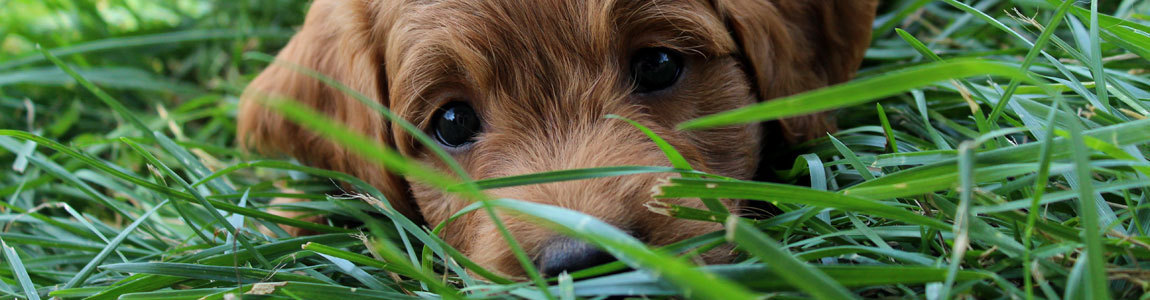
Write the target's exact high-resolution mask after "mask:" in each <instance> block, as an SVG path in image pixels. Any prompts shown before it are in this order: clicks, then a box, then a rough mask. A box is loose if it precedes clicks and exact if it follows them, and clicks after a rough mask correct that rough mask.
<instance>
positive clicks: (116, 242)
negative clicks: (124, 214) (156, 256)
mask: <svg viewBox="0 0 1150 300" xmlns="http://www.w3.org/2000/svg"><path fill="white" fill-rule="evenodd" d="M164 204H168V201H166V200H165V201H163V202H160V204H157V205H156V206H155V207H153V208H152V209H151V210H149V211H148V212H146V213H144V214H143V215H141V216H140V217H139V218H137V219H136V221H135V222H132V224H129V225H128V226H127V227H124V230H123V231H120V234H118V235H116V237H115V238H112V241H111V242H109V243H108V245H107V246H105V247H104V249H103V250H100V253H97V254H96V256H95V257H93V258H92V261H90V262H88V264H87V265H84V268H83V269H80V272H77V273H76V276H73V277H72V279H69V280H68V282H67V283H65V284H64V288H66V289H67V288H73V287H76V286H78V285H81V284H84V281H86V280H88V277H89V276H92V272H95V271H96V267H98V266H100V264H102V263H104V259H107V258H108V255H111V254H112V252H113V251H115V250H116V247H118V246H120V243H121V242H123V241H124V239H126V238H128V235H131V234H132V231H135V230H136V227H139V226H140V224H143V223H144V221H147V220H148V217H149V216H151V215H152V214H155V213H156V211H159V210H160V208H162V207H164Z"/></svg>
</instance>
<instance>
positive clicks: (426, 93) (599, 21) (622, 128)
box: [238, 0, 877, 276]
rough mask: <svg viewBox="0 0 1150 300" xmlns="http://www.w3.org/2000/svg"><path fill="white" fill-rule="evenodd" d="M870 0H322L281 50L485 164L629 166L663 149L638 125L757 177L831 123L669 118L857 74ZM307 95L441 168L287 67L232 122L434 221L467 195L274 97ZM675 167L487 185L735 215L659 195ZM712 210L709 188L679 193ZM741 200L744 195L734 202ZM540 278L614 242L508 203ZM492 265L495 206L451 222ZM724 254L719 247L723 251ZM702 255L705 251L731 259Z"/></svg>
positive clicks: (615, 214)
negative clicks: (368, 150)
mask: <svg viewBox="0 0 1150 300" xmlns="http://www.w3.org/2000/svg"><path fill="white" fill-rule="evenodd" d="M876 5H877V0H316V1H315V2H314V3H313V4H312V6H311V8H310V11H309V12H308V16H307V20H306V22H305V23H304V25H303V27H302V29H300V31H299V32H298V33H297V34H296V35H295V37H293V38H292V39H291V41H290V42H289V43H288V45H287V46H286V48H284V49H283V50H282V51H281V52H280V53H279V56H278V59H279V60H282V61H286V62H290V63H295V64H298V65H302V66H304V67H307V68H310V69H314V70H317V71H319V72H321V73H324V74H327V75H329V76H331V77H332V78H334V79H336V80H339V81H340V82H342V83H344V84H345V85H347V86H349V87H351V88H353V89H355V90H357V91H359V92H360V93H363V94H364V95H367V96H368V97H370V98H372V99H375V100H376V101H378V102H379V103H380V104H383V105H385V106H387V107H388V108H389V109H391V110H392V111H393V112H394V113H395V114H397V115H398V116H400V117H402V118H404V119H406V120H408V121H410V122H412V123H414V124H416V125H417V126H419V128H422V129H423V130H425V132H426V133H427V134H428V135H430V136H432V137H434V138H435V139H436V140H437V142H438V143H439V145H437V147H442V148H444V149H446V151H448V152H449V153H451V154H452V155H453V156H454V158H455V159H457V160H458V161H459V162H460V164H462V166H463V167H464V168H465V169H466V171H467V172H469V173H470V174H471V175H472V176H473V177H475V178H476V179H485V178H496V177H503V176H512V175H521V174H528V173H536V172H544V171H554V170H563V169H575V168H592V167H604V166H617V165H645V166H668V165H669V163H668V160H667V158H666V157H665V156H664V155H663V154H662V152H660V150H659V149H658V147H656V145H655V144H654V143H653V142H652V141H651V140H650V139H648V138H647V137H646V136H645V135H644V134H643V133H641V132H640V131H639V130H638V129H636V128H634V127H632V126H631V125H629V124H627V123H626V122H622V121H619V120H614V119H606V118H604V116H605V115H608V114H615V115H619V116H623V117H626V118H628V119H631V120H635V121H637V122H639V123H641V124H643V125H645V126H646V127H648V128H650V129H651V130H653V131H654V132H655V133H657V134H658V135H660V136H662V137H663V138H664V139H666V140H667V141H668V142H669V143H670V144H671V145H673V146H674V147H675V148H676V149H678V150H679V151H680V152H682V154H683V156H684V157H686V159H687V160H688V161H689V162H690V163H691V165H692V166H693V167H695V168H696V169H699V170H701V171H705V172H709V173H713V174H718V175H723V176H729V177H733V178H739V179H751V178H752V177H753V176H754V175H755V174H756V171H757V169H758V166H759V164H760V160H761V159H760V155H762V154H764V153H769V152H771V151H775V150H776V149H779V148H781V147H780V146H781V145H782V144H784V143H787V142H796V141H802V140H805V139H808V138H813V137H819V136H822V135H824V134H826V132H828V131H833V130H834V128H833V126H832V125H831V124H829V122H828V121H827V120H826V119H825V118H824V116H823V115H810V116H803V117H796V118H790V119H786V120H782V121H781V122H780V123H779V124H780V125H781V126H778V127H779V128H781V129H782V130H781V132H768V130H765V129H764V126H763V125H762V124H752V125H741V126H730V127H724V128H717V129H711V130H706V131H686V132H684V131H676V130H674V126H675V125H676V124H679V123H681V122H683V121H687V120H690V119H693V118H697V117H701V116H705V115H709V114H714V113H718V112H722V111H727V110H732V109H736V108H740V107H743V106H747V105H750V104H754V103H756V102H759V101H763V100H765V99H772V98H776V97H780V96H786V95H791V94H794V93H798V92H802V91H806V90H810V89H815V88H819V87H823V86H826V85H830V84H835V83H840V82H844V81H847V80H849V79H850V78H851V77H852V75H853V73H854V71H855V69H856V68H857V67H858V65H859V64H860V62H861V60H862V57H863V52H864V51H865V49H866V48H867V46H868V44H869V42H870V31H871V24H872V22H873V20H874V15H875V9H876ZM269 96H276V97H284V98H289V99H294V100H295V101H299V102H300V103H303V104H306V105H308V106H310V107H311V108H313V109H315V110H317V111H319V112H322V113H324V114H327V115H328V116H330V117H332V118H335V119H337V120H340V121H342V122H344V123H346V125H348V126H350V127H351V128H354V129H356V130H359V131H360V132H361V133H362V134H365V135H367V136H370V137H374V138H376V139H378V140H379V141H380V142H382V143H385V144H387V145H390V146H392V147H394V148H395V149H396V150H397V151H399V152H400V153H402V154H404V155H406V156H408V157H412V158H415V159H418V160H420V161H422V162H423V163H425V164H427V165H429V166H433V167H435V168H438V169H441V170H443V171H444V172H447V167H446V166H445V165H444V164H443V163H441V162H439V161H438V160H437V159H435V158H434V157H433V155H432V154H430V151H429V149H426V148H425V147H424V146H423V145H421V144H419V143H417V142H415V141H414V139H413V138H412V136H411V135H409V134H408V133H406V132H405V131H404V130H402V129H400V128H398V127H397V126H395V125H393V124H391V123H389V122H388V121H386V120H385V119H384V118H383V117H382V116H380V115H378V114H377V113H375V112H373V110H371V109H369V108H367V107H366V106H365V105H363V104H362V103H359V102H358V101H357V100H355V99H352V98H351V97H349V96H346V95H344V94H343V93H340V92H339V91H337V90H336V89H334V88H331V87H328V86H326V85H324V84H322V83H321V82H319V81H317V80H314V79H312V78H311V77H309V76H307V75H304V74H301V73H298V72H296V71H293V70H291V69H290V68H288V67H285V66H276V65H273V66H270V67H268V69H267V70H265V71H263V73H262V74H260V75H259V76H258V77H257V78H256V79H255V80H254V81H253V82H252V83H251V85H250V86H249V87H248V89H247V90H246V91H245V93H244V95H243V97H242V98H243V99H242V103H241V107H240V112H239V127H238V129H239V133H238V135H239V139H240V142H241V143H242V144H243V145H245V146H246V147H248V148H251V149H255V150H258V151H261V152H264V153H282V154H288V155H291V156H293V157H295V158H297V159H299V160H300V161H302V162H304V163H306V164H308V165H311V166H315V167H320V168H326V169H331V170H335V171H340V172H344V173H347V174H350V175H353V176H357V177H358V178H361V179H363V180H365V181H367V182H369V183H371V184H373V185H374V186H376V187H378V188H379V189H381V190H382V191H384V193H385V194H386V195H385V196H386V197H387V198H388V200H389V201H391V204H392V205H393V206H394V207H395V208H396V209H397V210H399V211H400V212H402V213H404V214H405V215H407V216H409V217H411V218H413V219H416V220H424V221H426V222H427V223H428V224H431V225H435V224H439V223H440V222H443V221H444V220H446V219H447V218H448V217H449V216H451V215H452V214H454V213H455V212H457V211H459V210H460V209H462V208H463V207H465V206H466V205H468V204H469V202H468V201H466V200H463V199H460V198H457V197H456V196H453V195H451V194H447V193H444V192H442V191H440V190H437V189H434V188H431V187H428V186H425V185H422V184H419V183H417V182H411V181H407V180H405V179H404V178H401V177H399V176H396V175H393V174H390V173H388V172H387V170H384V169H382V168H380V167H377V166H376V165H373V164H371V163H367V162H366V161H365V160H364V159H362V158H360V157H357V156H356V155H354V154H352V153H350V152H349V151H348V150H346V149H343V148H341V147H339V146H337V145H335V144H334V143H332V142H329V141H327V140H325V139H323V138H322V137H319V136H317V135H316V134H313V133H311V132H308V131H307V130H304V129H302V128H301V127H300V126H298V125H296V124H293V123H291V122H289V121H287V120H285V119H284V118H283V117H282V116H280V115H278V114H276V113H275V112H272V111H270V110H269V109H267V108H265V107H262V106H261V101H259V100H258V99H257V98H259V97H269ZM666 176H667V175H666V174H647V175H635V176H623V177H611V178H601V179H592V180H583V181H575V182H561V183H549V184H542V185H531V186H521V187H511V188H501V189H494V190H489V191H487V192H488V193H489V194H490V195H491V196H493V197H499V198H513V199H520V200H525V201H532V202H538V203H544V204H549V205H555V206H559V207H565V208H568V209H573V210H577V211H580V212H583V213H585V214H588V215H591V216H594V217H597V218H599V219H601V220H603V221H605V222H607V223H610V224H612V225H614V226H616V227H618V228H621V229H623V230H626V231H628V232H630V233H631V234H633V235H634V236H635V237H637V238H639V239H641V240H643V241H644V242H647V243H649V244H652V245H665V244H669V243H672V242H675V241H678V240H681V239H684V238H687V237H692V236H696V235H700V234H704V233H708V232H713V231H716V230H721V229H722V227H721V225H719V224H715V223H706V222H697V221H689V220H681V219H675V218H670V217H665V216H662V215H658V214H655V213H652V212H649V211H648V210H647V209H646V208H645V207H644V204H645V203H647V202H649V201H651V195H650V193H651V189H652V187H654V186H655V185H656V182H657V181H658V180H659V179H660V178H662V177H666ZM668 202H670V203H671V204H677V205H682V206H687V207H695V208H702V205H701V204H700V201H699V200H698V199H679V200H670V201H668ZM723 204H725V205H726V206H727V207H729V208H730V209H731V212H732V213H737V211H738V210H739V207H740V206H739V203H737V202H736V201H733V200H723ZM503 218H504V220H505V221H506V223H507V227H508V229H509V230H510V231H511V233H512V235H513V236H514V237H515V238H516V239H517V240H518V241H519V242H520V243H521V244H522V246H523V247H524V249H525V250H526V251H527V252H528V254H530V255H531V256H532V257H533V258H534V259H535V263H536V264H537V265H538V267H539V268H540V269H541V270H542V271H543V272H544V273H546V274H547V275H555V274H558V273H559V272H562V271H564V270H566V271H576V270H579V269H582V268H586V267H590V266H595V265H598V264H601V263H605V262H609V261H610V260H611V259H612V258H611V257H610V256H609V255H607V254H605V253H604V252H602V251H599V250H597V249H595V248H594V247H591V246H588V245H585V244H582V243H580V242H578V241H575V240H572V239H570V238H566V237H563V236H561V235H559V234H557V233H554V232H551V231H548V230H546V229H544V228H541V227H539V226H536V225H534V224H532V223H530V222H527V221H524V220H520V219H516V218H515V217H514V216H503ZM442 237H443V239H445V240H446V241H447V242H448V243H450V244H451V245H452V246H454V247H456V248H457V249H459V250H460V251H461V252H462V253H464V254H465V255H467V256H468V257H470V258H471V259H473V260H474V261H475V262H477V263H479V264H480V265H482V266H484V267H486V268H489V269H490V270H493V271H496V272H499V273H502V274H504V275H508V276H522V275H523V270H522V269H521V268H520V267H519V264H518V262H517V261H516V259H515V258H514V257H513V255H512V253H511V251H510V250H509V248H508V247H507V245H506V244H505V243H504V241H503V239H502V237H501V236H500V235H499V231H498V230H497V229H496V228H495V225H494V224H493V223H492V221H491V220H490V219H489V218H488V216H487V215H485V214H468V215H465V216H463V217H461V218H459V219H458V220H456V221H454V222H453V223H451V225H449V226H448V227H447V229H446V231H444V233H443V236H442ZM712 252H721V251H712ZM728 256H729V254H728V253H708V254H706V255H704V257H703V259H704V260H705V261H706V262H710V263H714V262H723V261H729V259H730V258H729V257H728Z"/></svg>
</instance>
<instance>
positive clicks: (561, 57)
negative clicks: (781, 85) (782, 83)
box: [387, 0, 734, 87]
mask: <svg viewBox="0 0 1150 300" xmlns="http://www.w3.org/2000/svg"><path fill="white" fill-rule="evenodd" d="M407 8H408V9H407V11H405V12H404V13H402V17H401V18H400V20H399V22H398V23H399V24H398V25H399V26H397V27H396V28H399V30H398V33H397V34H396V35H397V36H398V37H399V38H395V36H393V38H392V39H390V40H389V41H390V42H392V43H395V44H397V45H390V46H391V47H392V48H391V49H393V50H395V49H396V48H400V49H402V50H400V51H388V53H387V54H388V55H389V56H390V58H389V59H388V60H389V62H392V63H398V62H400V61H402V62H406V63H407V64H408V65H409V66H408V67H409V68H407V69H406V70H407V71H411V72H414V73H419V74H426V72H423V71H427V70H425V69H427V68H431V67H429V66H434V67H436V68H439V69H440V70H442V69H454V70H457V71H460V72H458V73H466V74H469V75H470V76H472V77H473V78H471V79H472V80H475V81H478V82H479V83H481V84H482V85H484V87H492V86H494V85H499V84H501V83H500V82H497V81H513V82H524V81H525V80H526V81H531V80H536V79H540V78H539V75H538V74H548V76H550V78H548V80H550V81H555V80H563V79H562V78H559V77H562V76H569V77H572V78H571V79H577V78H580V77H585V76H586V75H587V74H588V73H601V72H603V71H604V70H618V69H620V68H612V67H614V66H617V65H619V63H620V57H622V56H628V55H629V53H628V51H630V50H633V49H634V48H637V47H670V48H679V49H682V50H685V51H700V52H704V53H720V54H723V53H725V52H728V51H730V50H732V49H733V48H734V46H733V44H734V42H733V41H732V40H731V39H730V37H729V35H728V34H727V31H726V29H725V26H724V24H723V22H722V21H721V20H720V18H719V17H718V16H717V13H716V12H715V10H714V9H713V8H712V7H711V5H710V4H709V2H707V1H703V0H438V1H426V2H419V4H416V5H411V6H407ZM428 61H435V63H428ZM443 67H446V68H443ZM421 77H423V79H426V78H427V77H434V76H421Z"/></svg>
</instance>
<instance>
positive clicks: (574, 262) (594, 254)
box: [536, 237, 615, 277]
mask: <svg viewBox="0 0 1150 300" xmlns="http://www.w3.org/2000/svg"><path fill="white" fill-rule="evenodd" d="M613 261H615V257H613V256H611V255H610V254H607V252H605V251H603V250H599V248H595V246H591V245H588V244H587V243H583V242H580V241H578V240H575V239H573V238H569V237H556V238H553V239H551V241H550V242H549V243H548V244H547V245H545V246H543V251H542V252H541V253H540V255H539V259H538V260H537V261H536V265H538V266H539V269H540V271H542V272H543V275H545V276H547V277H555V276H558V275H559V273H563V271H567V273H571V272H575V271H579V270H583V269H586V268H590V267H594V266H598V265H602V264H605V263H609V262H613Z"/></svg>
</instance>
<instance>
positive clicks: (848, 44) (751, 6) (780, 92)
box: [713, 0, 878, 142]
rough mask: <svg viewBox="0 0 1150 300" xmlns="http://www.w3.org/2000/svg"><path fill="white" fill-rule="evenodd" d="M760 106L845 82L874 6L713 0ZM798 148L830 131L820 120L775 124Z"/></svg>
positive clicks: (838, 0)
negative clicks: (799, 145)
mask: <svg viewBox="0 0 1150 300" xmlns="http://www.w3.org/2000/svg"><path fill="white" fill-rule="evenodd" d="M713 1H714V3H715V7H716V10H717V11H718V12H719V14H720V16H722V17H723V18H724V19H725V21H726V23H727V27H728V29H729V30H730V31H731V34H732V35H733V36H734V38H735V40H736V41H737V42H738V44H739V49H740V51H741V52H740V53H739V55H741V56H742V58H743V59H744V63H746V64H747V66H746V68H747V72H748V73H750V75H752V76H754V81H755V83H756V84H757V85H758V86H757V88H758V90H757V91H758V92H759V97H762V99H764V100H769V99H774V98H778V97H783V96H788V95H792V94H795V93H799V92H803V91H807V90H811V89H817V88H820V87H824V86H828V85H833V84H838V83H842V82H846V81H848V80H850V79H851V78H852V77H853V76H854V73H855V70H857V69H858V67H859V64H860V63H862V59H863V54H864V52H866V49H867V47H868V46H869V45H870V39H871V25H872V23H873V22H874V18H875V11H876V10H877V7H878V0H713ZM781 124H782V128H783V131H784V132H785V134H784V135H785V138H787V140H788V141H791V142H801V141H805V140H808V139H812V138H817V137H821V136H824V135H826V133H827V132H833V131H835V126H834V124H832V123H831V122H829V120H827V118H826V116H825V114H822V113H819V114H814V115H807V116H800V117H792V118H787V119H784V120H782V121H781Z"/></svg>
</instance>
